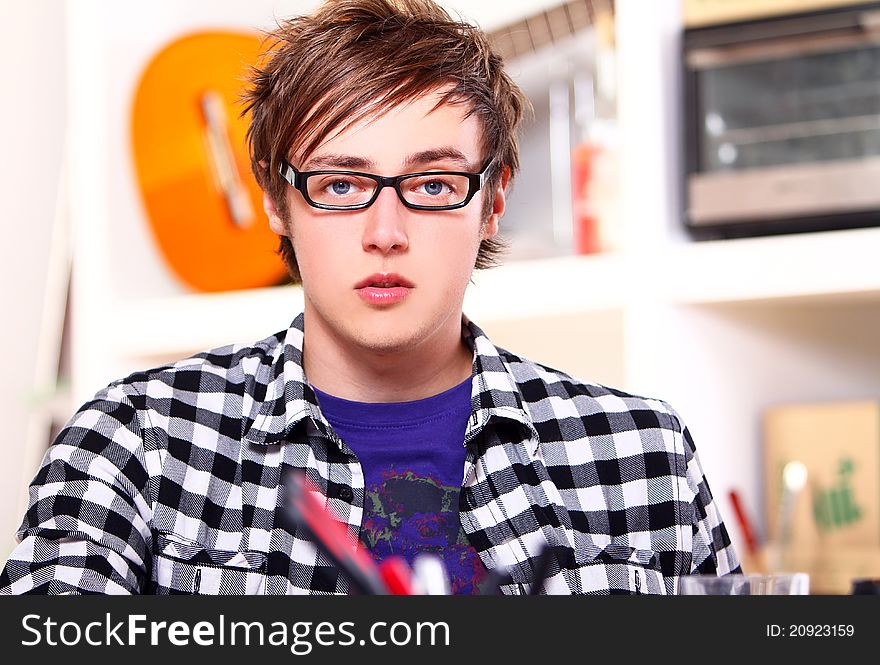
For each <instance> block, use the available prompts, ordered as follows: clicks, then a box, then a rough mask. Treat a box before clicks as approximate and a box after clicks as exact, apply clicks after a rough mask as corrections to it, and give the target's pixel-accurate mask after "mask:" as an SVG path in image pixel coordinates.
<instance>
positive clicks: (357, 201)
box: [278, 159, 493, 210]
mask: <svg viewBox="0 0 880 665" xmlns="http://www.w3.org/2000/svg"><path fill="white" fill-rule="evenodd" d="M492 163H493V160H491V159H490V160H489V161H488V162H486V165H485V166H483V168H482V169H481V170H480V172H479V173H466V172H464V171H425V172H422V173H406V174H404V175H399V176H393V177H387V176H381V175H374V174H372V173H359V172H357V171H329V170H328V171H298V170H296V169H295V168H294V167H293V166H291V165H290V163H288V162H287V161H285V160H281V164H280V165H279V169H278V171H279V172H280V173H281V175H282V177H283V178H284V179H285V180H286V181H287V182H289V183H290V184H291V185H292V186H293V187H294V188H295V189H297V190H299V192H300V193H301V194H302V195H303V198H304V199H305V200H306V203H308V204H309V205H310V206H312V207H313V208H320V209H322V210H363V209H364V208H369V207H370V206H371V205H372V204H373V202H374V201H375V200H376V197H378V196H379V192H381V191H382V188H383V187H393V188H394V190H395V191H396V192H397V197H398V198H399V199H400V201H401V202H402V203H403V205H405V206H406V207H407V208H412V209H414V210H455V209H456V208H463V207H464V206H466V205H467V204H468V203H470V201H471V199H472V198H474V195H475V194H476V193H477V192H478V191H480V188H481V187H482V186H483V185H484V184H485V182H486V179H487V178H488V175H487V174H488V172H489V169H490V167H491V166H492Z"/></svg>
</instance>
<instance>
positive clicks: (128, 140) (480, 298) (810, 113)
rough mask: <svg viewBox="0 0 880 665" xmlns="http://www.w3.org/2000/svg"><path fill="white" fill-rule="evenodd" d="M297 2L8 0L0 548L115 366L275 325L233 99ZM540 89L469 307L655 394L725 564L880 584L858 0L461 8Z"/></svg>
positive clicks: (874, 241)
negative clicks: (34, 484) (60, 438)
mask: <svg viewBox="0 0 880 665" xmlns="http://www.w3.org/2000/svg"><path fill="white" fill-rule="evenodd" d="M317 4H318V3H317V2H316V1H314V0H284V1H282V0H250V1H249V2H241V1H240V0H187V1H186V2H179V1H177V0H154V1H153V2H151V3H150V4H149V5H148V6H145V5H143V4H142V3H139V4H136V3H133V2H127V1H125V2H113V3H109V2H102V1H100V0H71V1H69V2H64V1H63V0H28V1H27V2H24V1H19V0H15V1H10V2H6V3H4V8H3V18H4V20H3V21H2V23H0V49H2V52H3V53H2V55H3V57H2V58H0V76H2V78H0V85H2V88H0V89H2V91H3V101H4V103H3V104H2V105H0V132H2V136H3V145H4V148H5V150H4V153H3V154H4V157H5V159H4V160H3V163H2V165H0V211H2V212H0V223H2V225H3V226H2V228H3V232H4V237H6V241H5V242H3V243H2V245H0V246H2V252H3V253H2V261H0V274H2V290H0V294H2V300H0V308H2V312H3V314H4V316H3V320H5V321H6V324H5V325H4V326H3V327H2V332H0V334H2V335H3V348H6V349H7V351H8V353H7V356H6V363H5V367H6V372H5V380H4V381H3V382H2V384H0V419H2V422H3V424H4V428H3V434H2V436H0V445H2V452H3V460H4V463H3V464H2V466H0V557H2V559H3V560H5V557H6V556H7V555H8V553H9V552H10V551H11V550H12V548H13V546H14V542H15V541H14V532H15V529H16V528H17V526H18V525H19V523H20V521H21V517H22V515H23V511H24V509H25V506H26V499H27V491H26V488H27V484H28V483H29V482H30V480H31V479H32V477H33V475H34V473H35V471H36V469H37V467H38V465H39V461H40V459H41V457H42V455H43V453H44V452H45V449H46V447H47V445H48V444H49V442H50V441H51V440H52V437H53V436H54V433H55V432H57V431H58V429H59V428H60V427H61V426H63V424H64V422H65V421H66V420H67V419H68V418H69V417H70V415H71V414H72V413H73V412H74V411H75V409H76V408H77V407H78V406H79V405H80V404H82V403H83V402H84V401H86V400H87V399H88V398H89V397H90V396H91V395H93V394H94V393H95V392H96V391H97V390H99V389H100V388H102V387H103V386H105V385H106V384H107V383H109V382H110V381H112V380H114V379H117V378H120V377H122V376H124V375H126V374H128V373H129V372H131V371H134V370H136V369H144V368H146V367H151V366H155V365H157V364H161V363H164V362H167V361H170V360H174V359H177V358H181V357H184V356H186V355H190V354H192V353H195V352H198V351H200V350H203V349H206V348H210V347H213V346H218V345H222V344H226V343H229V342H233V341H236V342H251V341H254V340H257V339H261V338H263V337H265V336H267V335H268V334H271V333H273V332H275V331H277V330H282V329H284V328H286V327H287V326H288V324H289V323H290V321H291V320H292V318H293V317H294V316H295V314H296V313H297V312H298V311H299V310H300V308H301V306H302V296H301V293H300V292H299V290H298V289H297V288H296V287H292V286H285V285H283V284H282V281H283V269H281V268H279V266H280V259H278V257H277V256H275V255H274V253H273V252H274V249H275V246H276V243H275V242H274V240H273V239H272V237H271V236H267V233H266V229H265V220H264V219H263V217H262V215H263V213H262V210H261V208H260V205H259V195H258V192H257V190H256V188H255V186H254V184H253V183H252V182H251V178H250V175H249V172H248V168H247V162H246V158H245V156H244V154H245V153H244V149H243V145H242V137H243V132H244V124H243V122H242V120H241V119H240V118H239V117H238V110H237V109H236V101H235V97H236V94H237V86H238V82H239V81H240V78H241V76H242V72H243V68H242V66H243V64H245V63H247V62H250V61H252V59H253V58H254V57H256V53H257V51H258V48H259V33H258V31H259V30H261V29H266V28H271V27H272V25H273V24H274V22H275V21H276V20H277V19H281V18H284V17H286V16H290V15H294V14H299V13H305V12H308V11H310V10H311V9H313V8H314V7H315V6H316V5H317ZM440 4H442V5H443V6H445V7H446V8H447V9H449V10H451V11H453V12H458V13H460V14H461V15H462V16H463V17H465V18H466V19H467V20H469V21H471V22H473V23H476V24H478V25H480V26H481V27H482V28H483V29H484V30H486V31H487V32H488V33H489V34H490V36H491V38H492V40H493V42H494V43H495V45H496V48H497V49H498V50H499V51H500V52H501V53H503V55H504V57H505V61H506V63H507V68H508V71H509V72H510V73H511V75H512V76H513V77H514V78H515V79H516V80H517V82H518V83H519V84H520V85H521V86H522V88H523V89H524V90H525V91H526V93H527V94H528V95H529V97H530V99H531V101H532V103H533V105H534V109H535V113H534V117H533V118H532V119H531V120H530V121H528V122H527V123H526V126H525V127H524V129H523V133H522V136H521V153H522V164H523V167H522V171H521V174H520V176H519V178H518V181H517V182H516V184H515V185H514V189H513V192H512V194H511V196H510V199H509V205H508V213H507V214H506V216H505V218H504V220H503V222H502V233H503V235H504V236H505V237H506V238H507V240H508V241H509V243H510V252H509V255H508V257H507V260H506V262H505V265H504V266H502V267H500V268H496V269H492V270H489V271H485V272H482V273H479V274H477V275H476V276H475V278H474V284H473V286H472V287H471V289H470V291H469V293H468V295H467V299H466V302H465V312H466V313H467V314H468V315H469V316H470V317H471V318H472V319H474V320H475V321H476V322H478V323H479V324H480V325H481V326H482V327H483V328H484V329H485V330H486V331H487V333H489V335H490V337H492V339H493V341H494V342H495V343H496V344H498V345H500V346H504V347H508V348H511V349H512V350H514V351H515V352H517V353H520V354H521V355H525V356H528V357H530V358H532V359H534V360H536V361H539V362H542V363H544V364H548V365H551V366H554V367H558V368H561V369H563V370H565V371H567V372H569V373H570V374H573V375H576V376H578V377H580V378H583V379H585V380H588V381H594V382H598V383H603V384H606V385H610V386H614V387H617V388H621V389H624V390H627V391H630V392H633V393H636V394H640V395H646V396H651V397H659V398H662V399H664V400H666V401H668V402H670V403H671V404H672V405H673V406H674V407H675V408H676V409H677V410H678V411H679V413H680V414H681V415H682V417H683V420H684V422H685V423H687V424H688V426H689V428H690V430H691V433H692V434H693V436H694V439H695V442H696V445H697V449H698V452H699V455H700V459H701V461H702V464H703V467H704V470H705V472H706V474H707V476H708V478H709V482H710V486H711V488H712V491H713V493H714V495H715V497H716V500H717V501H718V503H719V506H720V508H721V510H722V514H723V516H724V518H725V521H726V523H727V525H728V528H729V530H730V533H731V537H732V538H733V540H734V542H735V544H736V546H737V548H738V550H739V552H740V554H741V555H742V557H743V560H744V565H745V567H746V570H747V572H759V571H762V570H770V569H774V570H778V569H783V568H784V569H790V570H792V569H796V570H804V571H807V572H810V573H811V576H812V585H813V590H814V591H816V592H825V593H848V592H849V591H850V589H851V585H852V581H853V579H855V578H861V577H880V402H878V399H880V258H878V257H880V228H878V226H880V3H878V2H852V1H849V2H841V1H835V0H761V1H758V0H740V1H738V2H731V1H730V0H614V1H612V0H572V1H569V2H561V1H560V0H482V1H480V2H476V1H468V0H457V1H444V2H441V3H440Z"/></svg>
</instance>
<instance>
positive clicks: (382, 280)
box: [355, 273, 414, 307]
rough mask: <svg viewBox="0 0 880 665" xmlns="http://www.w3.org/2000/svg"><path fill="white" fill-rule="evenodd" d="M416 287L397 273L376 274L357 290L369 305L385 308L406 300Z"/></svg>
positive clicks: (364, 280) (360, 284)
mask: <svg viewBox="0 0 880 665" xmlns="http://www.w3.org/2000/svg"><path fill="white" fill-rule="evenodd" d="M413 287H414V285H413V283H412V282H410V281H409V280H408V279H406V278H405V277H401V276H400V275H398V274H396V273H376V274H374V275H370V276H369V277H367V278H365V279H362V280H361V281H360V282H358V283H357V284H356V285H355V290H356V291H357V294H358V295H359V296H360V297H361V299H362V300H363V301H364V302H366V303H367V304H368V305H374V306H377V307H384V306H388V305H393V304H395V303H398V302H400V301H402V300H403V299H404V298H406V297H407V296H408V295H409V293H410V291H411V290H412V289H413Z"/></svg>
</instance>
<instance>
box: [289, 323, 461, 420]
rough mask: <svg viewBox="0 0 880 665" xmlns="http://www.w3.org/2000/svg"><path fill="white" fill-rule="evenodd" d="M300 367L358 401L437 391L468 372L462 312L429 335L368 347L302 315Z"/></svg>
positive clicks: (322, 386) (315, 381) (319, 383)
mask: <svg viewBox="0 0 880 665" xmlns="http://www.w3.org/2000/svg"><path fill="white" fill-rule="evenodd" d="M303 330H304V339H303V367H304V369H305V372H306V377H307V379H308V381H309V383H310V384H311V385H313V386H314V387H316V388H318V389H319V390H321V391H323V392H325V393H328V394H330V395H333V396H335V397H341V398H343V399H348V400H353V401H357V402H373V403H375V402H408V401H413V400H418V399H424V398H426V397H431V396H432V395H437V394H438V393H441V392H443V391H445V390H448V389H449V388H452V387H454V386H457V385H458V384H459V383H461V382H462V381H464V380H465V379H467V378H468V377H469V376H470V375H471V369H472V364H473V354H472V352H471V351H470V349H469V348H468V347H467V345H466V344H465V343H464V341H463V340H462V338H461V313H460V312H458V314H457V316H456V315H452V316H450V317H449V320H448V321H447V322H446V323H445V324H444V325H442V326H441V327H440V328H439V329H437V330H436V331H434V332H433V333H432V334H430V335H429V336H428V337H426V338H424V339H420V340H417V341H416V342H414V343H412V344H402V345H401V346H400V348H394V349H384V348H383V349H375V348H369V347H367V346H365V345H364V344H362V343H358V342H357V341H356V340H351V339H348V338H346V337H345V336H343V335H340V334H338V333H337V332H335V331H333V330H330V329H329V328H328V327H327V326H326V323H325V322H324V321H323V320H322V319H321V317H320V316H315V315H313V316H309V310H308V308H307V309H306V312H305V318H304V329H303Z"/></svg>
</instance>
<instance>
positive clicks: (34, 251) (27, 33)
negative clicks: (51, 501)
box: [0, 0, 65, 555]
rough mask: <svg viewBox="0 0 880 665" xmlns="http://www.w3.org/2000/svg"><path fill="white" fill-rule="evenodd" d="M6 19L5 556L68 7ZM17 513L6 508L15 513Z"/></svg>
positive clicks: (0, 517) (40, 281) (0, 550)
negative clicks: (65, 13)
mask: <svg viewBox="0 0 880 665" xmlns="http://www.w3.org/2000/svg"><path fill="white" fill-rule="evenodd" d="M2 14H3V20H2V21H0V45H2V46H0V91H2V92H0V94H2V96H3V97H2V103H0V145H2V146H3V151H2V160H0V232H2V242H0V312H2V315H0V316H2V321H3V324H2V327H0V348H2V349H3V380H2V381H0V423H2V431H0V451H2V462H0V506H2V507H3V509H2V510H0V555H5V554H6V552H7V551H8V550H9V549H11V547H12V545H13V542H14V541H13V535H14V531H15V529H16V528H17V526H18V523H19V521H20V520H21V515H19V514H17V511H13V510H11V507H13V506H16V503H17V500H18V496H19V494H20V491H21V483H22V477H23V471H24V470H23V468H22V465H23V460H24V440H25V437H26V429H27V414H28V412H29V409H30V406H31V404H32V403H33V400H34V398H35V395H34V391H35V386H34V385H33V375H34V358H35V354H36V352H37V336H38V331H39V322H40V315H41V311H42V305H43V302H42V301H43V289H44V287H45V282H46V268H47V262H48V247H49V239H50V231H51V223H52V219H53V216H54V212H55V200H56V192H57V188H58V175H59V169H60V160H61V146H62V137H63V134H64V120H65V83H64V65H63V63H64V53H65V46H64V5H63V3H62V2H60V0H27V2H15V3H13V2H4V5H3V11H2ZM7 506H8V507H10V509H7V508H6V507H7Z"/></svg>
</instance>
